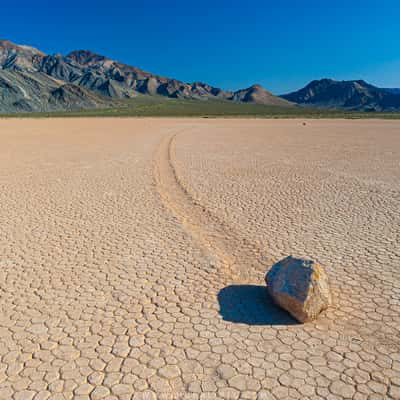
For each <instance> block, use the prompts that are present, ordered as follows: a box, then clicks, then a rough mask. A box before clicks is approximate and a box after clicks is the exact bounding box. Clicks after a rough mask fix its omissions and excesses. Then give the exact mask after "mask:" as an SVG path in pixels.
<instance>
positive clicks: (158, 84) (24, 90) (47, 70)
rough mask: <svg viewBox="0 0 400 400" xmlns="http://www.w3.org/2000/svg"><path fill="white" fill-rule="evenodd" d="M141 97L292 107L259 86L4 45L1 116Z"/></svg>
mask: <svg viewBox="0 0 400 400" xmlns="http://www.w3.org/2000/svg"><path fill="white" fill-rule="evenodd" d="M78 88H79V90H78ZM61 93H62V95H61ZM138 94H145V95H160V96H166V97H169V98H176V99H197V100H212V99H215V100H226V101H238V102H252V103H259V104H268V105H279V106H290V105H291V103H290V102H289V101H287V100H285V99H282V98H280V97H278V96H274V95H273V94H271V93H270V92H268V91H267V90H266V89H264V88H263V87H261V86H260V85H253V86H251V87H249V88H247V89H242V90H239V91H236V92H232V91H225V90H222V89H220V88H216V87H213V86H211V85H208V84H206V83H203V82H194V83H185V82H182V81H179V80H176V79H170V78H166V77H162V76H159V75H155V74H152V73H149V72H146V71H143V70H141V69H140V68H137V67H133V66H130V65H127V64H123V63H120V62H118V61H115V60H112V59H110V58H107V57H106V56H102V55H99V54H96V53H94V52H92V51H89V50H77V51H72V52H71V53H69V54H68V55H66V56H64V55H61V54H54V55H47V54H45V53H43V52H42V51H40V50H38V49H36V48H34V47H30V46H20V45H16V44H14V43H12V42H10V41H7V40H0V111H1V112H15V111H48V110H60V109H61V110H63V109H78V108H98V107H108V106H112V105H114V104H115V103H114V102H113V99H129V98H133V97H136V96H137V95H138Z"/></svg>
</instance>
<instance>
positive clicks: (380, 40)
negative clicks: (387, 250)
mask: <svg viewBox="0 0 400 400" xmlns="http://www.w3.org/2000/svg"><path fill="white" fill-rule="evenodd" d="M3 3H4V4H2V5H1V8H2V10H1V13H2V19H1V24H0V38H3V39H9V40H12V41H14V42H17V43H20V44H30V45H33V46H36V47H38V48H40V49H41V50H43V51H45V52H47V53H68V52H69V51H71V50H74V49H90V50H93V51H96V52H98V53H101V54H105V55H107V56H109V57H111V58H115V59H117V60H119V61H122V62H125V63H127V64H132V65H135V66H138V67H140V68H143V69H145V70H148V71H150V72H154V73H158V74H161V75H165V76H169V77H174V78H178V79H181V80H184V81H188V82H191V81H199V80H200V81H205V82H208V83H210V84H213V85H216V86H220V87H223V88H226V89H238V88H242V87H246V86H249V85H251V84H253V83H261V84H262V85H263V86H265V87H266V88H268V89H269V90H271V91H272V92H274V93H277V94H281V93H285V92H288V91H291V90H294V89H298V88H300V87H301V86H303V85H304V84H306V83H308V81H310V80H312V79H319V78H322V77H331V78H334V79H365V80H367V81H369V82H371V83H373V84H376V85H379V86H385V87H400V1H399V0H381V1H373V0H363V1H359V0H347V1H343V0H335V1H325V0H299V1H297V0H287V1H281V2H278V1H268V0H264V1H262V0H256V1H252V0H245V1H243V0H242V1H237V0H229V1H228V0H221V1H219V0H214V1H210V0H196V1H191V0H186V1H183V0H170V1H167V0H164V1H161V0H154V1H152V2H150V1H148V0H142V1H140V2H139V1H135V0H131V1H129V0H118V1H114V2H113V1H111V0H107V1H104V0H96V1H92V0H81V1H77V0H62V1H61V2H54V0H51V1H48V0H46V1H43V0H36V1H32V0H29V1H28V0H19V1H18V2H11V1H7V2H6V1H4V2H3ZM12 3H14V4H12ZM59 3H62V4H59ZM328 3H329V4H328Z"/></svg>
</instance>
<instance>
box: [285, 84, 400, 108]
mask: <svg viewBox="0 0 400 400" xmlns="http://www.w3.org/2000/svg"><path fill="white" fill-rule="evenodd" d="M281 97H282V98H283V99H286V100H289V101H292V102H294V103H297V104H301V105H312V106H315V107H321V108H332V109H346V110H357V111H397V110H400V94H399V93H396V91H390V90H387V89H381V88H378V87H375V86H373V85H370V84H368V83H367V82H365V81H362V80H357V81H335V80H332V79H321V80H316V81H312V82H310V83H309V84H308V85H307V86H305V87H304V88H303V89H300V90H298V91H297V92H293V93H289V94H286V95H283V96H281Z"/></svg>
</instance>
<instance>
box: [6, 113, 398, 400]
mask: <svg viewBox="0 0 400 400" xmlns="http://www.w3.org/2000/svg"><path fill="white" fill-rule="evenodd" d="M399 132H400V125H399V123H398V122H396V121H372V120H364V121H345V120H307V121H306V122H305V123H303V121H302V120H251V119H242V120H241V119H234V120H229V119H226V120H213V119H111V118H110V119H94V118H93V119H83V118H82V119H41V120H30V119H24V120H1V121H0V188H1V190H0V204H1V208H0V221H1V222H0V289H1V296H0V399H13V400H32V399H35V400H39V399H41V400H42V399H52V400H56V399H77V400H83V399H93V400H96V399H108V400H116V399H121V400H123V399H153V398H154V399H171V400H172V399H193V400H194V399H214V398H215V399H217V398H218V399H238V398H241V399H332V400H333V399H354V400H359V399H400V271H399V268H400V165H399V160H400V134H399ZM289 254H292V255H302V256H308V257H311V258H313V259H316V260H318V261H320V262H321V263H322V264H323V265H324V266H325V267H326V270H327V272H328V274H329V277H330V281H331V286H332V289H333V291H334V298H335V305H334V307H332V308H331V309H329V310H328V311H327V312H326V313H324V314H323V315H322V316H321V318H320V319H319V320H318V321H316V322H314V323H308V324H305V325H300V324H297V323H296V322H295V321H294V320H293V319H292V318H291V317H290V316H289V315H288V314H286V313H285V312H283V311H281V310H279V309H278V308H276V307H275V306H274V305H273V304H272V302H271V301H270V299H269V298H268V297H267V294H266V289H265V284H264V273H265V271H266V270H267V269H268V268H269V267H270V266H271V265H272V264H273V263H274V262H275V261H277V260H279V259H280V258H282V257H285V256H286V255H289Z"/></svg>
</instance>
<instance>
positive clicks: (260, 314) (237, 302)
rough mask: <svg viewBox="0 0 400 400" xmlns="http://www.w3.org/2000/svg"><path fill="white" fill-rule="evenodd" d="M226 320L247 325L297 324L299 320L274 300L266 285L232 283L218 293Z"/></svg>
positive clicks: (221, 309) (221, 311) (221, 310)
mask: <svg viewBox="0 0 400 400" xmlns="http://www.w3.org/2000/svg"><path fill="white" fill-rule="evenodd" d="M218 302H219V307H220V314H221V316H222V318H223V319H224V321H229V322H235V323H241V324H247V325H297V324H298V322H297V321H296V320H295V319H294V318H293V317H292V316H291V315H290V314H289V313H288V312H286V311H285V310H282V309H281V308H279V307H278V306H277V305H275V303H274V302H273V301H272V298H271V297H270V295H269V294H268V292H267V289H266V287H265V286H257V285H231V286H227V287H224V288H223V289H221V290H220V291H219V293H218Z"/></svg>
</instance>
